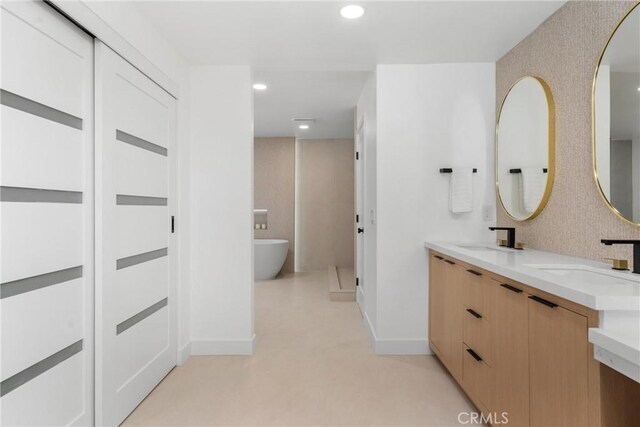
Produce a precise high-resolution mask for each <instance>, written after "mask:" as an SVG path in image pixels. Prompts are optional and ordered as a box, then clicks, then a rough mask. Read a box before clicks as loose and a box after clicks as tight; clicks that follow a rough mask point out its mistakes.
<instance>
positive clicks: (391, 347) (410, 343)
mask: <svg viewBox="0 0 640 427" xmlns="http://www.w3.org/2000/svg"><path fill="white" fill-rule="evenodd" d="M364 323H365V327H366V328H367V332H368V334H369V338H370V339H371V342H372V343H373V347H374V350H375V353H376V354H379V355H397V356H415V355H430V354H433V351H432V350H431V348H429V342H428V341H427V340H426V339H424V340H382V339H378V337H377V336H376V331H375V330H374V329H373V325H372V324H371V320H370V319H369V316H368V315H367V313H365V314H364Z"/></svg>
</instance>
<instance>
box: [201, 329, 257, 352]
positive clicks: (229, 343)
mask: <svg viewBox="0 0 640 427" xmlns="http://www.w3.org/2000/svg"><path fill="white" fill-rule="evenodd" d="M255 341H256V336H255V334H254V335H253V336H252V337H251V339H248V340H202V341H191V343H190V345H191V355H192V356H234V355H237V356H248V355H252V354H253V351H254V348H255Z"/></svg>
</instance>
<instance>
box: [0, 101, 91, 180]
mask: <svg viewBox="0 0 640 427" xmlns="http://www.w3.org/2000/svg"><path fill="white" fill-rule="evenodd" d="M0 112H1V114H2V130H1V132H2V156H1V158H0V161H1V162H2V163H1V167H0V171H1V172H2V175H1V176H0V185H4V186H10V187H31V188H53V189H58V190H71V191H82V190H83V180H84V169H83V148H84V147H83V141H82V132H80V131H79V130H77V129H73V128H71V127H69V126H65V125H61V124H59V123H55V122H52V121H50V120H46V119H42V118H40V117H37V116H34V115H32V114H28V113H24V112H22V111H18V110H15V109H13V108H9V107H6V106H4V105H3V106H1V107H0Z"/></svg>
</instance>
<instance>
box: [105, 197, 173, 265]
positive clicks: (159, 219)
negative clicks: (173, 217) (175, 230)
mask: <svg viewBox="0 0 640 427" xmlns="http://www.w3.org/2000/svg"><path fill="white" fill-rule="evenodd" d="M116 230H117V234H116V242H117V243H116V256H117V259H121V258H125V257H129V256H132V255H139V254H141V253H144V252H150V251H153V250H157V249H160V248H166V247H167V238H168V233H169V222H168V217H167V207H166V206H117V207H116Z"/></svg>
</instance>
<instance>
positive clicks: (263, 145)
mask: <svg viewBox="0 0 640 427" xmlns="http://www.w3.org/2000/svg"><path fill="white" fill-rule="evenodd" d="M354 162H355V150H354V140H353V139H345V138H341V139H304V138H293V137H283V138H255V140H254V208H255V209H256V211H255V212H256V213H255V215H254V216H255V224H254V227H255V230H254V236H255V238H256V239H282V240H287V241H288V242H289V246H288V252H287V254H286V259H285V261H284V264H283V267H282V270H281V271H280V273H279V275H278V277H282V276H283V275H288V274H292V273H306V272H317V271H326V272H327V273H328V278H329V280H328V282H329V283H328V287H329V295H330V298H331V299H332V300H347V301H352V300H355V277H354V258H355V246H354V242H355V188H354ZM276 279H277V277H276Z"/></svg>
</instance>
